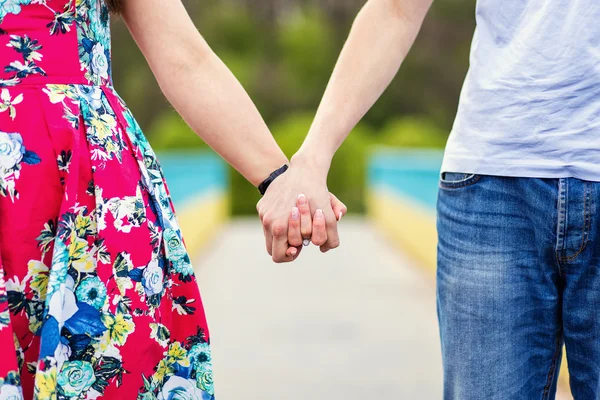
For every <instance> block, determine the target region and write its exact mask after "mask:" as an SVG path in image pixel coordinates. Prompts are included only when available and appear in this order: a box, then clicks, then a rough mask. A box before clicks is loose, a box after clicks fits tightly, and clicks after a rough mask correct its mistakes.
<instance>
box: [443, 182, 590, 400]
mask: <svg viewBox="0 0 600 400" xmlns="http://www.w3.org/2000/svg"><path fill="white" fill-rule="evenodd" d="M599 195H600V183H597V182H587V181H582V180H579V179H576V178H560V179H537V178H514V177H497V176H485V175H483V176H482V175H472V174H457V173H446V174H443V175H442V179H441V180H440V190H439V197H438V235H439V244H438V271H437V295H438V302H437V305H438V317H439V323H440V335H441V341H442V353H443V365H444V398H445V399H446V400H450V399H460V400H471V399H472V400H483V399H485V400H492V399H498V400H500V399H501V400H510V399H524V400H532V399H542V400H545V399H554V397H555V391H556V381H557V375H558V371H559V368H560V361H561V351H562V346H563V343H564V344H566V351H567V360H568V364H569V371H570V375H571V390H572V393H573V395H574V397H575V399H576V400H580V399H581V400H590V399H597V398H600V246H599V244H600V243H599V240H600V237H599V235H600V224H599V222H600V221H599V220H598V218H599V217H600V215H599V212H598V211H599V210H598V201H597V199H598V198H599Z"/></svg>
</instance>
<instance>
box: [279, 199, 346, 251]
mask: <svg viewBox="0 0 600 400" xmlns="http://www.w3.org/2000/svg"><path fill="white" fill-rule="evenodd" d="M329 196H330V197H331V208H332V210H333V213H334V214H335V215H336V216H337V217H336V218H337V221H338V222H339V221H340V220H341V219H342V217H343V216H344V215H346V212H347V211H348V208H347V207H346V205H345V204H344V203H342V202H341V201H340V200H339V199H338V198H337V197H335V196H334V195H333V193H329ZM307 227H308V230H310V232H311V233H309V234H308V236H309V237H312V243H313V244H314V245H315V246H319V247H320V246H322V245H323V244H325V242H326V241H327V223H326V222H325V214H324V213H323V210H320V209H319V210H317V211H316V212H315V214H314V218H313V214H312V213H311V210H310V205H309V204H308V202H307V201H306V196H304V195H303V194H301V195H300V196H298V200H297V202H296V207H294V208H292V212H291V214H290V219H289V224H288V243H289V246H290V247H289V248H288V250H287V252H286V255H287V256H288V258H291V259H292V260H295V259H296V258H298V256H299V255H300V252H301V251H302V245H303V244H304V245H308V244H309V242H308V240H305V239H304V237H307V236H305V235H304V234H303V233H302V232H303V231H304V232H306V231H307V230H306V228H307ZM303 228H304V229H303Z"/></svg>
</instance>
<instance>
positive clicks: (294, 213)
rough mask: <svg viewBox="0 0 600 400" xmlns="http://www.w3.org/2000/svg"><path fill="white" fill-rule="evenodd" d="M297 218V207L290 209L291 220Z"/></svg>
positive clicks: (298, 214)
mask: <svg viewBox="0 0 600 400" xmlns="http://www.w3.org/2000/svg"><path fill="white" fill-rule="evenodd" d="M299 216H300V211H299V210H298V207H294V208H292V219H298V217H299Z"/></svg>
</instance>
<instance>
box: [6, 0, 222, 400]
mask: <svg viewBox="0 0 600 400" xmlns="http://www.w3.org/2000/svg"><path fill="white" fill-rule="evenodd" d="M110 71H111V68H110V31H109V13H108V10H107V8H106V6H105V5H104V3H103V2H102V0H0V354H1V357H0V400H4V399H32V398H33V399H38V400H42V399H43V400H45V399H95V398H108V399H148V400H149V399H157V400H166V399H203V400H206V399H214V394H213V380H212V366H211V353H210V347H209V337H208V330H207V327H206V321H205V316H204V311H203V307H202V304H201V300H200V293H199V290H198V286H197V283H196V280H195V277H194V273H193V269H192V265H191V263H190V257H189V256H188V254H187V252H186V249H185V247H184V244H183V240H182V237H181V232H180V229H179V226H178V224H177V220H176V218H175V214H174V210H173V206H172V204H171V199H170V197H169V191H168V189H167V185H166V183H165V180H164V177H163V174H162V172H161V169H160V166H159V164H158V161H157V159H156V156H155V154H154V152H153V151H152V149H151V148H150V146H149V144H148V141H147V140H146V138H145V137H144V135H143V134H142V132H141V130H140V127H139V126H138V124H137V123H136V121H135V120H134V118H133V116H132V115H131V113H130V111H129V109H128V108H127V107H126V106H125V104H124V102H123V100H121V98H120V97H119V96H118V95H117V93H116V92H115V91H114V89H113V87H112V82H111V77H110Z"/></svg>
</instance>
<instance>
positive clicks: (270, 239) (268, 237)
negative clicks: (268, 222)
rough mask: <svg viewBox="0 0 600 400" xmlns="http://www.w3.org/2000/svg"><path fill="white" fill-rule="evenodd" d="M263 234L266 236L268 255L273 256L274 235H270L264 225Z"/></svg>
mask: <svg viewBox="0 0 600 400" xmlns="http://www.w3.org/2000/svg"><path fill="white" fill-rule="evenodd" d="M263 234H264V235H265V242H266V244H267V253H269V255H270V256H272V255H273V235H271V234H270V233H269V230H268V229H267V228H266V227H265V226H264V225H263Z"/></svg>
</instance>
